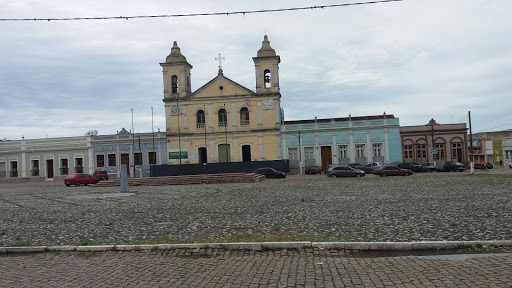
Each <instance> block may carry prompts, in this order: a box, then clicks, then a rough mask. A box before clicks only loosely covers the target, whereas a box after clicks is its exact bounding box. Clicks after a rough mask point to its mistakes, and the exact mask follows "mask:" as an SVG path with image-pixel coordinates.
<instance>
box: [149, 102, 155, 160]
mask: <svg viewBox="0 0 512 288" xmlns="http://www.w3.org/2000/svg"><path fill="white" fill-rule="evenodd" d="M151 134H152V136H153V145H152V146H153V153H155V162H156V151H155V128H153V107H151ZM148 155H149V154H148ZM155 162H153V165H155V164H156V163H155Z"/></svg>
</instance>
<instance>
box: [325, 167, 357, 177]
mask: <svg viewBox="0 0 512 288" xmlns="http://www.w3.org/2000/svg"><path fill="white" fill-rule="evenodd" d="M365 175H366V174H365V172H364V171H363V170H359V169H354V168H352V167H350V166H336V167H332V168H330V169H329V170H327V176H328V177H332V178H335V177H364V176H365Z"/></svg>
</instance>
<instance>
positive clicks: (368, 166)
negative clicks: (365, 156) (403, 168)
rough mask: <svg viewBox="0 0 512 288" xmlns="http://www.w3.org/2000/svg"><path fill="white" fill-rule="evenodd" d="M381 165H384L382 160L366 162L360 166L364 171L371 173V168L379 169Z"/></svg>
mask: <svg viewBox="0 0 512 288" xmlns="http://www.w3.org/2000/svg"><path fill="white" fill-rule="evenodd" d="M383 166H384V163H382V162H373V163H370V164H368V165H366V166H363V167H362V168H361V170H363V171H364V172H365V173H370V174H372V173H373V170H375V169H379V168H381V167H383Z"/></svg>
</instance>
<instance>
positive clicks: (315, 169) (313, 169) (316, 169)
mask: <svg viewBox="0 0 512 288" xmlns="http://www.w3.org/2000/svg"><path fill="white" fill-rule="evenodd" d="M306 174H308V175H310V174H322V167H320V166H315V165H310V166H308V167H306Z"/></svg>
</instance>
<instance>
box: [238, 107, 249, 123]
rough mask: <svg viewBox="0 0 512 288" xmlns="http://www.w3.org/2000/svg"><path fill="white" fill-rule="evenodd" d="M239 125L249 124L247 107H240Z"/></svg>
mask: <svg viewBox="0 0 512 288" xmlns="http://www.w3.org/2000/svg"><path fill="white" fill-rule="evenodd" d="M240 125H242V126H248V125H249V109H247V107H242V109H240Z"/></svg>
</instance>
